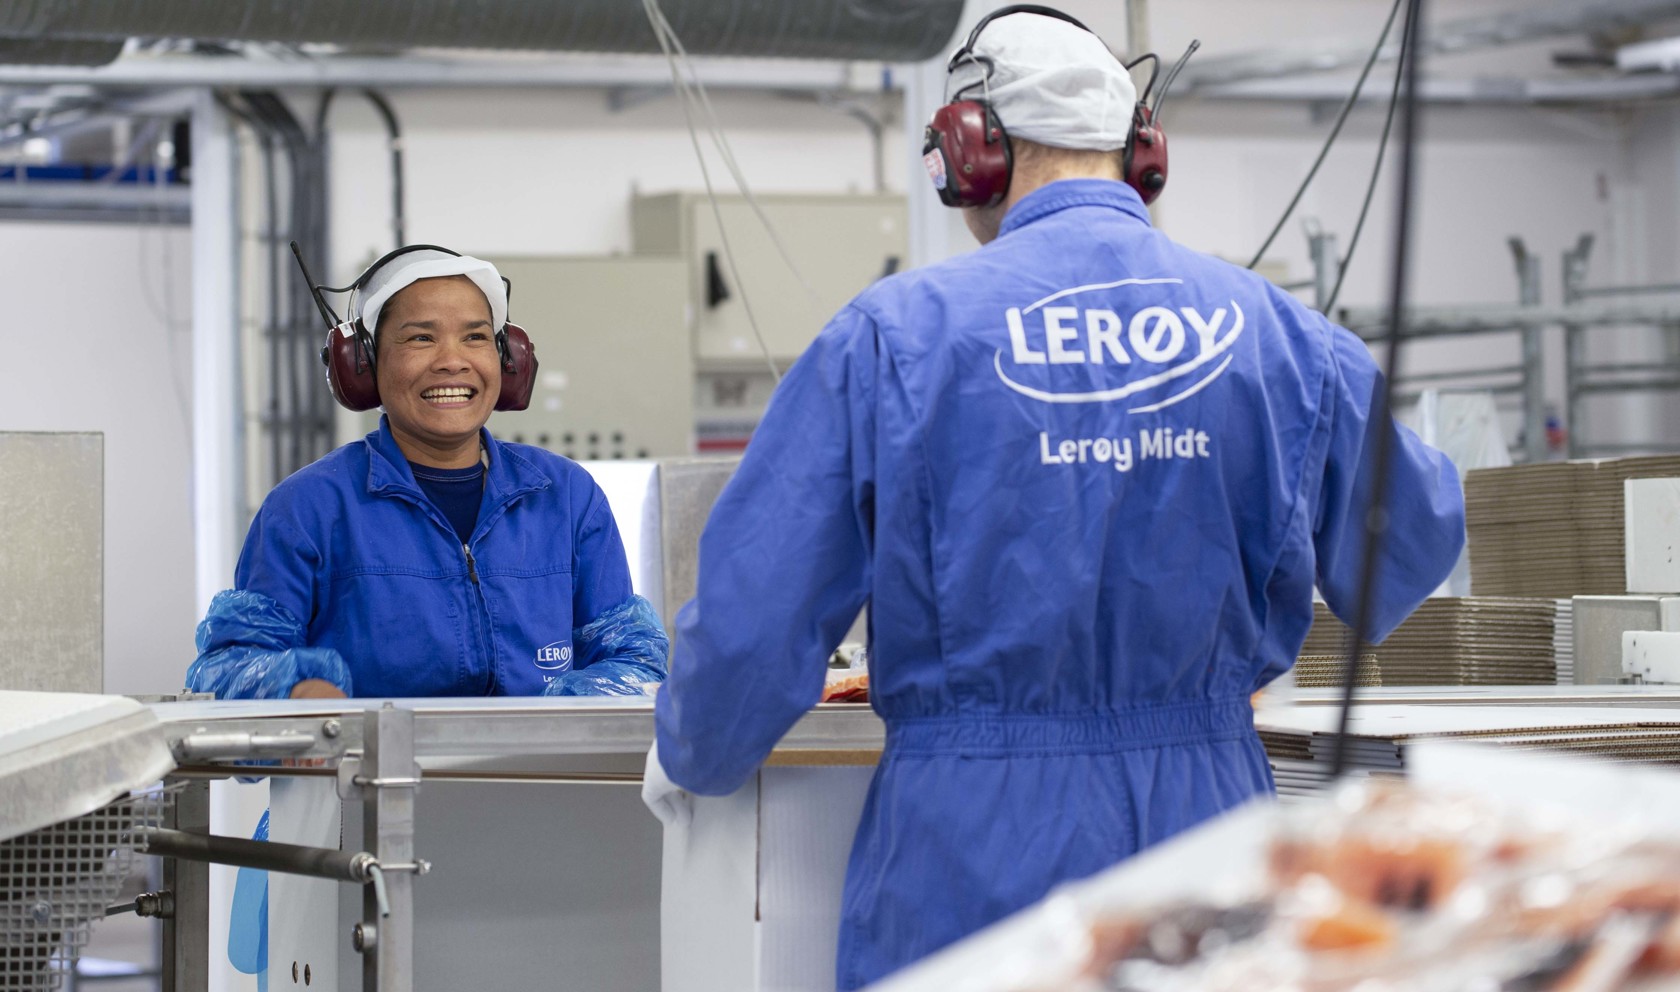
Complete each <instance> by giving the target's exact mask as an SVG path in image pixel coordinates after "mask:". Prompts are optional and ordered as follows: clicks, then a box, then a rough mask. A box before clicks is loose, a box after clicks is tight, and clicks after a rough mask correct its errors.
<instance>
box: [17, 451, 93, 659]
mask: <svg viewBox="0 0 1680 992" xmlns="http://www.w3.org/2000/svg"><path fill="white" fill-rule="evenodd" d="M104 545H105V439H104V436H103V435H100V434H25V433H0V689H25V690H38V691H54V692H100V691H102V690H103V689H104V685H105V643H104V642H105V630H104V616H105V607H104V589H105V560H104V559H105V556H104Z"/></svg>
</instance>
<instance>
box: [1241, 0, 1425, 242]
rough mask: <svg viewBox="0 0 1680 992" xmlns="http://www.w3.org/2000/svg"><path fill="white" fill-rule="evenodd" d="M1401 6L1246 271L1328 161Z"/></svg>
mask: <svg viewBox="0 0 1680 992" xmlns="http://www.w3.org/2000/svg"><path fill="white" fill-rule="evenodd" d="M1404 2H1406V0H1394V6H1393V7H1391V8H1390V9H1389V11H1388V20H1387V21H1385V22H1384V23H1383V29H1382V34H1381V35H1380V36H1379V37H1378V38H1377V44H1376V46H1375V47H1374V48H1372V49H1371V55H1370V57H1369V58H1367V59H1366V60H1365V67H1364V68H1363V69H1361V70H1359V80H1358V81H1357V82H1355V83H1354V84H1353V92H1352V93H1349V94H1348V98H1347V101H1346V102H1344V103H1343V104H1342V109H1341V112H1340V113H1338V114H1337V115H1336V123H1335V124H1334V125H1333V126H1332V127H1331V128H1330V135H1329V137H1327V138H1325V139H1324V147H1323V148H1321V149H1319V152H1318V158H1317V159H1316V160H1314V161H1313V164H1312V168H1311V169H1308V170H1307V177H1306V178H1305V179H1303V180H1301V186H1300V188H1299V189H1297V190H1296V191H1295V196H1294V198H1293V199H1291V200H1290V201H1289V206H1288V207H1286V208H1284V211H1283V216H1282V217H1279V218H1278V222H1277V226H1275V227H1273V228H1272V233H1271V234H1268V235H1267V236H1266V241H1265V243H1264V244H1262V245H1261V246H1260V250H1259V251H1257V252H1255V253H1254V259H1253V260H1252V261H1250V262H1249V263H1248V267H1249V268H1251V269H1252V268H1254V267H1255V266H1256V265H1259V264H1260V260H1261V259H1262V258H1265V257H1266V252H1267V251H1269V250H1270V249H1271V247H1272V242H1273V241H1276V240H1277V236H1278V232H1280V231H1282V230H1283V225H1285V224H1287V223H1289V218H1290V216H1291V215H1292V214H1294V213H1295V208H1296V207H1298V206H1300V204H1301V197H1303V196H1305V195H1306V194H1307V187H1309V186H1311V185H1312V181H1313V178H1314V177H1316V176H1317V175H1318V170H1319V167H1320V166H1322V165H1323V164H1324V160H1325V159H1326V158H1327V157H1329V155H1330V149H1331V148H1332V147H1334V146H1335V144H1336V136H1337V135H1339V134H1341V133H1342V125H1343V124H1346V123H1347V119H1348V115H1349V114H1351V113H1353V108H1354V105H1355V104H1357V103H1358V102H1359V93H1360V91H1361V90H1363V89H1364V88H1365V80H1366V78H1368V77H1369V76H1370V75H1371V68H1372V67H1373V66H1375V65H1376V64H1377V59H1378V58H1379V57H1381V55H1382V50H1383V46H1384V45H1386V44H1387V43H1388V33H1389V31H1390V30H1392V29H1393V27H1394V18H1395V17H1396V16H1397V15H1398V14H1399V13H1400V6H1401V4H1402V3H1404Z"/></svg>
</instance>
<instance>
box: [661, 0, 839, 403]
mask: <svg viewBox="0 0 1680 992" xmlns="http://www.w3.org/2000/svg"><path fill="white" fill-rule="evenodd" d="M642 9H643V11H644V12H646V14H647V17H648V23H649V24H650V25H651V26H652V27H653V33H654V36H655V37H656V38H657V39H658V40H659V48H660V50H661V51H663V52H664V53H665V61H666V62H667V63H668V64H669V65H670V67H671V85H672V86H673V87H674V88H675V90H676V94H677V103H678V105H679V106H680V107H681V108H682V112H683V121H684V123H686V124H687V125H688V138H689V141H690V143H691V144H693V146H694V157H695V158H696V159H697V160H698V161H699V163H700V176H701V178H702V179H703V180H704V181H705V184H706V199H707V201H708V202H709V203H710V205H711V208H712V217H713V219H714V220H716V222H717V226H718V239H719V241H720V242H721V243H722V245H723V257H724V263H725V264H726V265H728V267H729V274H730V276H731V277H732V278H733V279H734V280H735V286H736V288H737V289H738V290H739V291H740V293H741V305H742V307H743V308H745V310H746V314H747V324H748V326H749V327H751V328H752V332H753V337H754V338H755V339H756V340H757V341H758V347H759V351H760V352H762V353H763V355H764V364H765V365H767V366H768V367H769V369H770V375H771V377H772V378H773V379H774V380H775V381H776V383H777V384H778V385H779V384H780V383H781V381H782V370H781V369H780V368H778V367H777V365H776V360H775V358H774V357H773V356H772V355H771V353H770V345H769V344H768V343H767V342H766V341H765V340H764V333H763V331H762V330H760V328H759V326H758V318H757V316H756V315H755V314H754V313H753V308H752V301H751V299H750V298H749V296H748V294H747V287H746V284H745V283H744V282H743V281H742V279H741V270H740V267H739V266H737V265H736V263H735V252H734V249H733V247H732V246H731V245H730V243H729V231H728V229H727V228H726V227H725V225H724V223H723V210H722V208H721V207H720V206H719V205H718V197H717V191H716V189H714V188H713V186H712V174H711V170H710V169H709V168H708V167H707V165H706V154H705V151H704V150H703V149H702V148H701V147H700V133H699V130H698V129H697V128H696V127H695V124H694V107H693V104H694V103H698V104H699V105H700V106H701V108H702V110H703V112H704V113H705V115H706V124H707V129H708V131H709V133H710V136H711V138H712V143H713V145H714V146H715V147H716V148H717V150H718V153H719V155H720V156H721V157H722V158H723V161H724V166H725V168H727V169H728V170H729V173H730V175H731V176H732V177H733V178H734V180H735V185H736V188H738V189H740V190H741V193H742V195H743V196H745V197H746V200H747V203H748V204H749V205H751V207H752V209H753V212H754V213H755V214H756V215H757V216H758V219H759V222H760V223H762V224H763V225H764V229H765V231H766V232H767V233H769V235H770V240H771V242H772V243H773V244H774V245H775V247H776V250H777V252H778V253H780V255H781V256H782V260H783V262H785V263H786V264H787V266H788V268H789V269H791V270H792V271H793V273H794V275H795V277H796V278H798V279H799V281H800V284H801V285H803V286H804V287H805V291H806V293H807V294H808V296H809V297H810V298H811V300H812V302H813V304H815V302H816V292H815V291H814V290H813V289H812V288H811V285H810V283H808V282H806V281H805V278H804V276H803V275H801V274H800V272H799V269H798V267H797V266H795V265H794V263H793V259H792V257H791V256H790V255H789V253H788V251H787V249H786V247H785V246H784V245H783V244H782V240H781V238H780V236H779V235H778V234H777V233H776V229H775V227H774V225H772V224H771V223H770V220H769V218H768V217H766V216H765V215H764V211H763V210H762V209H761V208H760V207H759V205H758V201H757V200H756V199H755V198H754V197H753V195H752V193H751V192H750V191H749V189H748V187H747V184H746V178H745V177H744V176H743V175H742V174H741V171H740V168H739V166H738V165H737V164H736V162H735V156H734V153H733V151H732V150H731V149H730V148H729V142H728V140H727V139H725V138H724V137H723V129H722V128H721V127H720V126H719V125H718V122H717V115H716V113H715V111H714V110H713V109H712V105H711V100H710V98H709V97H707V95H706V90H705V86H704V85H703V84H702V83H701V82H700V77H699V75H698V73H696V72H695V70H694V65H693V63H692V61H690V60H689V58H688V52H687V50H686V49H684V48H683V47H682V41H681V40H680V39H679V38H678V37H677V33H676V31H675V30H674V29H673V28H672V27H671V24H670V22H669V21H667V20H666V19H665V14H664V12H663V11H662V10H660V9H659V3H658V0H642ZM684 67H686V68H687V70H688V73H689V76H690V78H691V79H692V81H693V86H694V91H693V92H691V91H690V89H689V86H688V84H687V83H685V82H684V80H683V68H684ZM696 93H698V96H696Z"/></svg>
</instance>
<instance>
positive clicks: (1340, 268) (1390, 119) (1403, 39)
mask: <svg viewBox="0 0 1680 992" xmlns="http://www.w3.org/2000/svg"><path fill="white" fill-rule="evenodd" d="M1411 36H1412V22H1411V21H1407V22H1406V24H1405V26H1404V27H1402V28H1401V31H1400V47H1401V49H1402V50H1404V49H1405V47H1406V45H1408V44H1409V43H1410V41H1411ZM1404 68H1405V67H1404V66H1402V65H1398V64H1397V65H1395V67H1394V86H1393V87H1392V88H1390V90H1389V93H1388V114H1387V115H1386V116H1385V117H1384V118H1383V129H1382V137H1380V138H1378V139H1377V162H1376V165H1374V166H1372V167H1371V181H1370V182H1369V183H1367V184H1366V186H1365V202H1364V203H1362V204H1361V205H1360V207H1359V220H1357V221H1355V222H1354V225H1353V236H1352V237H1351V238H1349V239H1348V249H1347V254H1346V255H1344V256H1342V261H1341V263H1340V264H1338V265H1337V266H1336V285H1335V286H1334V287H1333V288H1332V289H1331V290H1330V296H1329V297H1328V298H1327V299H1326V300H1325V301H1324V314H1325V316H1329V315H1330V313H1331V311H1333V310H1334V309H1335V308H1336V301H1337V300H1339V299H1341V297H1342V283H1343V282H1344V281H1345V280H1346V279H1347V271H1348V266H1350V265H1352V264H1353V253H1354V251H1355V250H1357V249H1358V248H1359V235H1360V234H1361V233H1363V232H1364V230H1365V218H1366V216H1367V215H1368V214H1370V212H1371V201H1372V200H1373V199H1374V198H1375V196H1376V192H1377V179H1378V177H1380V176H1381V175H1382V167H1383V156H1384V154H1385V153H1387V151H1388V133H1389V131H1390V130H1391V129H1392V128H1393V127H1394V111H1395V108H1397V107H1398V106H1399V105H1400V82H1401V80H1403V79H1404V78H1405V76H1404Z"/></svg>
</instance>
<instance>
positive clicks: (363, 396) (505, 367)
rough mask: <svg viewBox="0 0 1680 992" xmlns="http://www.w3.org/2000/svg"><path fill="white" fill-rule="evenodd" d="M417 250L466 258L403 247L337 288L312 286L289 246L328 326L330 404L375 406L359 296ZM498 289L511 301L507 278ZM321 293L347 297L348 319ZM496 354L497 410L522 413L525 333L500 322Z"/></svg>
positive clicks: (526, 401) (527, 400)
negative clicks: (386, 269) (391, 264)
mask: <svg viewBox="0 0 1680 992" xmlns="http://www.w3.org/2000/svg"><path fill="white" fill-rule="evenodd" d="M415 251H437V252H443V253H444V254H446V255H453V256H455V257H457V258H460V257H464V256H462V255H461V253H460V252H457V251H451V250H450V249H448V248H442V247H439V246H438V245H405V246H404V247H402V248H398V249H397V250H396V251H393V252H390V253H389V254H387V255H385V256H384V257H382V258H380V259H379V260H378V261H376V262H374V263H373V264H372V265H370V266H368V267H367V269H366V270H365V271H364V272H363V273H362V274H361V275H359V276H357V277H356V280H355V281H354V282H352V283H351V284H350V285H348V286H344V287H342V288H336V287H332V286H320V285H317V284H316V282H315V280H314V279H313V278H311V277H310V275H309V267H308V266H307V265H305V264H304V262H303V253H302V252H301V251H300V250H299V249H298V245H297V242H296V241H294V242H292V254H293V255H294V256H295V257H296V258H297V263H298V269H299V270H300V271H302V273H303V281H304V282H305V283H306V284H308V286H309V293H310V295H311V296H312V297H314V299H315V307H316V309H317V310H319V311H320V312H321V319H322V320H325V321H326V322H327V341H326V344H325V345H324V346H323V347H322V348H321V364H322V365H325V366H326V367H327V383H328V385H329V386H330V387H331V388H332V394H333V399H335V400H337V401H338V403H339V405H340V406H342V407H345V408H346V409H350V410H355V411H357V412H360V411H363V410H372V409H373V408H374V407H377V406H379V379H378V376H377V375H376V374H375V371H374V363H375V357H376V356H375V347H374V338H373V329H370V328H369V327H367V326H366V324H365V323H364V322H363V320H362V313H361V308H360V307H359V306H358V303H359V300H358V297H359V296H360V294H361V291H362V290H364V289H365V288H366V287H367V284H368V282H369V280H371V279H372V278H373V275H374V274H375V273H377V272H378V271H379V270H380V269H381V268H383V267H384V266H385V265H386V264H387V263H389V262H390V261H391V260H392V259H395V258H396V257H398V256H399V255H404V254H407V253H409V252H415ZM502 284H503V286H504V287H506V291H507V293H508V294H509V295H510V296H511V295H512V292H513V284H512V283H511V282H509V281H508V279H507V278H506V277H505V276H504V277H503V278H502ZM403 288H405V289H406V288H407V287H406V286H405V287H403ZM323 292H328V293H349V294H351V297H350V318H349V319H347V320H346V319H341V318H340V317H339V316H338V314H337V312H335V311H334V310H333V309H332V307H330V306H328V305H327V301H326V297H325V296H324V295H322V294H323ZM399 292H400V290H399ZM492 309H494V308H492ZM496 354H497V356H498V357H499V358H500V359H501V364H502V391H501V393H500V394H499V395H498V396H497V397H496V409H497V410H524V409H526V408H527V407H529V406H530V405H531V392H532V390H533V389H534V388H535V387H536V382H537V354H536V349H535V348H533V347H532V346H531V339H530V337H529V336H528V335H527V334H526V333H525V329H524V328H523V327H520V326H519V325H518V324H513V323H508V322H507V321H505V320H504V321H503V323H502V326H501V327H498V328H497V329H496Z"/></svg>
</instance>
